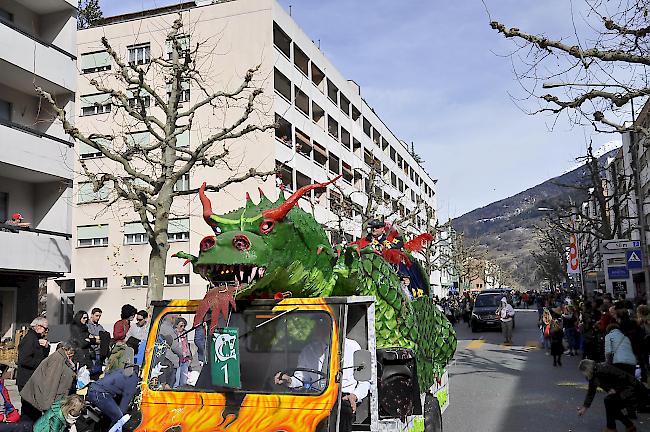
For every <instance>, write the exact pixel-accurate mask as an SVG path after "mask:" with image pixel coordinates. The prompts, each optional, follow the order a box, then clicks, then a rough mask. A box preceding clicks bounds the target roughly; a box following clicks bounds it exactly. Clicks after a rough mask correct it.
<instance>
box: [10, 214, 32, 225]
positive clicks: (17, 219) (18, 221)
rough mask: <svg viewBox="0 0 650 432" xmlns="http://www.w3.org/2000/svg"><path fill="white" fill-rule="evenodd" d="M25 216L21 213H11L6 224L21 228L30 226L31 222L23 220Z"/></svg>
mask: <svg viewBox="0 0 650 432" xmlns="http://www.w3.org/2000/svg"><path fill="white" fill-rule="evenodd" d="M24 220H25V218H23V215H22V214H20V213H14V214H12V215H11V219H9V220H8V221H6V222H5V224H6V225H11V226H15V227H20V228H29V225H30V224H29V222H23V221H24Z"/></svg>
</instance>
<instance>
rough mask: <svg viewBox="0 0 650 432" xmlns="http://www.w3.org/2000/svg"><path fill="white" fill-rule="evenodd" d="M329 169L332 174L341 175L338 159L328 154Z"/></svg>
mask: <svg viewBox="0 0 650 432" xmlns="http://www.w3.org/2000/svg"><path fill="white" fill-rule="evenodd" d="M329 169H330V171H331V172H332V173H334V174H340V173H341V167H340V159H339V157H338V156H336V155H334V154H332V153H330V155H329Z"/></svg>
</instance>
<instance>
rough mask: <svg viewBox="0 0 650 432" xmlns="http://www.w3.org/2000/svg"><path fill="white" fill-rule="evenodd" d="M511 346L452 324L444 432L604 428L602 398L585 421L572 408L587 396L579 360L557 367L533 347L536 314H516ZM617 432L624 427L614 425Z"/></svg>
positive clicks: (643, 424)
mask: <svg viewBox="0 0 650 432" xmlns="http://www.w3.org/2000/svg"><path fill="white" fill-rule="evenodd" d="M516 320H517V321H516V323H517V324H516V329H515V331H514V337H513V342H514V345H513V346H512V347H507V346H503V345H501V342H502V341H503V339H502V337H501V333H500V332H497V331H486V332H480V333H472V332H471V331H470V329H469V328H468V327H467V326H466V325H465V324H463V323H459V324H457V325H456V332H457V335H458V350H457V351H456V355H455V357H454V360H453V361H452V364H451V366H450V369H449V371H450V386H451V389H450V398H451V399H450V406H449V408H448V409H447V410H446V411H445V413H444V415H443V423H444V430H445V432H470V431H472V432H473V431H477V432H514V431H522V432H528V431H529V432H538V431H539V432H550V431H552V432H599V431H601V430H602V429H604V427H605V408H604V405H603V394H602V393H599V394H598V395H597V396H596V398H595V400H594V402H593V404H592V407H591V409H589V410H588V411H587V414H586V415H585V416H584V417H578V415H577V414H576V409H577V407H579V406H581V405H582V401H583V400H584V396H585V394H586V389H587V385H586V384H587V382H586V379H585V378H584V377H583V376H582V375H581V374H580V372H579V371H578V363H579V361H580V357H569V356H563V357H562V364H563V366H562V367H553V359H552V357H550V356H547V355H546V354H545V352H544V350H542V349H540V348H538V347H537V344H538V338H539V330H538V328H537V311H536V310H535V311H520V310H517V316H516ZM618 427H619V429H618V430H619V431H623V430H624V428H623V425H621V424H620V423H619V425H618ZM637 428H638V430H639V432H642V431H645V432H650V415H648V414H640V415H639V420H638V421H637Z"/></svg>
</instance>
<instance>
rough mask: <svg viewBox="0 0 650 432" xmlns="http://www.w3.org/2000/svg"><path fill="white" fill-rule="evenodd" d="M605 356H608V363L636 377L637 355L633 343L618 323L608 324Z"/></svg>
mask: <svg viewBox="0 0 650 432" xmlns="http://www.w3.org/2000/svg"><path fill="white" fill-rule="evenodd" d="M605 357H606V358H607V363H609V364H611V365H612V366H614V367H617V368H619V369H620V370H622V371H623V372H625V373H628V374H630V375H632V377H634V373H635V371H636V356H635V355H634V351H632V343H631V342H630V339H629V338H628V337H627V336H625V335H624V334H623V332H621V330H620V328H619V325H618V324H616V323H614V324H610V325H608V326H607V336H605Z"/></svg>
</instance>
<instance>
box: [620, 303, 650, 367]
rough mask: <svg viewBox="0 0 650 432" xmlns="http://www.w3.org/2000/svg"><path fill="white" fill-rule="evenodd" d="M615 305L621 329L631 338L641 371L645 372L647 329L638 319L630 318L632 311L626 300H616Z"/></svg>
mask: <svg viewBox="0 0 650 432" xmlns="http://www.w3.org/2000/svg"><path fill="white" fill-rule="evenodd" d="M614 307H615V309H616V316H617V321H618V325H619V327H620V330H621V332H622V333H623V334H624V335H625V336H627V338H628V339H629V340H630V343H631V344H632V352H633V353H634V357H635V358H636V364H638V365H640V366H641V372H642V373H644V374H645V361H644V359H643V351H644V349H643V344H644V339H645V330H644V329H643V328H641V326H640V325H639V323H638V322H637V320H633V319H631V318H630V311H629V309H628V305H627V304H626V302H622V301H621V302H616V304H615V305H614ZM635 370H636V368H635Z"/></svg>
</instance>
